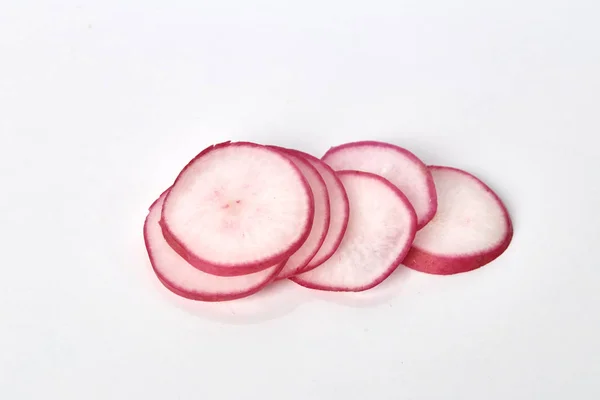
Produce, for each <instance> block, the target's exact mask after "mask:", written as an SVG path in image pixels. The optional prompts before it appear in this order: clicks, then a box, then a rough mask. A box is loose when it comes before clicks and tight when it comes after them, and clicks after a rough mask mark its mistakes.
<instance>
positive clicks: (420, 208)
mask: <svg viewBox="0 0 600 400" xmlns="http://www.w3.org/2000/svg"><path fill="white" fill-rule="evenodd" d="M321 159H322V160H323V161H324V162H326V163H327V164H329V165H330V166H331V168H333V169H334V170H336V171H339V170H357V171H364V172H371V173H373V174H377V175H380V176H382V177H384V178H385V179H387V180H389V181H390V182H391V183H392V184H394V185H396V186H397V187H398V189H400V190H401V191H402V193H404V194H405V195H406V197H407V198H408V200H409V201H410V203H411V204H412V206H413V208H414V209H415V212H416V214H417V228H418V229H421V228H422V227H424V226H425V225H426V224H427V223H428V222H429V221H430V220H431V219H432V218H433V216H434V215H435V212H436V210H437V196H436V192H435V186H434V184H433V178H432V177H431V173H430V172H429V170H428V169H427V166H426V165H425V164H424V163H423V162H422V161H421V160H420V159H419V158H418V157H417V156H415V155H414V154H413V153H411V152H410V151H408V150H406V149H404V148H402V147H399V146H396V145H393V144H390V143H384V142H376V141H361V142H352V143H346V144H343V145H340V146H336V147H332V148H331V149H329V151H327V153H325V155H324V156H323V157H322V158H321Z"/></svg>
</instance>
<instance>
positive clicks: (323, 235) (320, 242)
mask: <svg viewBox="0 0 600 400" xmlns="http://www.w3.org/2000/svg"><path fill="white" fill-rule="evenodd" d="M267 147H270V148H272V149H274V150H275V151H279V152H281V153H283V154H284V155H285V154H286V153H289V154H290V155H292V156H296V157H297V158H300V159H301V162H303V163H305V164H304V165H305V166H307V167H308V168H309V169H310V170H312V171H313V172H314V173H315V175H316V176H317V178H318V179H319V181H320V183H321V184H322V185H323V188H325V197H326V198H327V204H328V205H329V207H327V212H326V213H325V214H326V215H325V218H326V220H327V227H326V228H325V229H324V230H323V232H322V233H321V236H320V237H319V240H318V241H317V244H316V246H315V248H314V250H313V251H312V254H311V255H310V256H309V257H307V260H306V262H305V263H304V265H301V266H299V267H297V268H296V270H295V271H290V272H288V273H286V274H285V275H281V276H277V278H276V279H277V280H279V279H286V278H289V277H290V276H294V275H296V274H297V273H299V272H300V271H303V270H304V269H305V268H306V266H307V265H308V264H309V263H310V261H311V260H312V259H313V257H314V256H315V255H316V254H317V253H318V252H319V249H320V248H321V246H322V245H323V242H324V241H325V238H326V237H327V232H328V231H329V222H330V217H331V203H330V202H329V192H328V191H327V185H326V184H325V180H324V179H323V177H322V176H321V174H320V173H319V171H317V169H316V168H315V167H314V166H313V165H312V164H311V163H310V162H308V161H307V160H306V158H305V157H304V155H303V153H302V152H301V151H298V150H294V149H288V148H285V147H279V146H267ZM309 185H310V184H309ZM313 200H314V193H313ZM313 225H314V222H313ZM311 230H312V227H311ZM309 235H310V233H309ZM300 247H302V246H300ZM286 263H287V261H286ZM284 269H285V265H284Z"/></svg>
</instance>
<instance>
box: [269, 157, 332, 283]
mask: <svg viewBox="0 0 600 400" xmlns="http://www.w3.org/2000/svg"><path fill="white" fill-rule="evenodd" d="M269 147H270V148H273V149H275V150H277V151H279V152H281V153H282V154H284V155H285V156H286V157H288V158H289V159H290V160H291V161H292V162H293V163H294V165H296V167H298V169H299V170H300V172H302V174H303V175H304V177H305V178H306V181H307V182H308V184H309V185H310V188H311V191H312V193H313V198H314V203H315V214H314V219H313V224H312V228H311V231H310V234H309V235H308V238H307V239H306V241H305V242H304V244H302V247H300V248H299V249H298V250H297V251H296V252H295V253H294V254H292V255H291V256H290V258H289V259H288V260H287V261H286V263H285V265H284V267H283V269H282V270H281V271H280V272H279V274H278V275H277V278H278V279H284V278H289V277H290V276H293V275H295V274H296V273H297V272H299V271H301V270H302V269H304V268H305V267H306V265H307V264H308V262H309V261H310V260H311V259H312V258H313V257H314V255H315V254H316V253H317V251H318V250H319V248H320V247H321V245H322V244H323V241H324V240H325V237H326V235H327V230H328V229H329V194H328V192H327V187H326V186H325V181H324V180H323V178H322V177H321V175H320V174H319V172H318V171H317V169H316V168H315V167H313V166H312V164H311V163H309V162H308V161H307V160H306V159H305V158H304V157H302V156H301V155H298V154H297V153H296V151H295V150H291V149H285V148H282V147H276V146H269Z"/></svg>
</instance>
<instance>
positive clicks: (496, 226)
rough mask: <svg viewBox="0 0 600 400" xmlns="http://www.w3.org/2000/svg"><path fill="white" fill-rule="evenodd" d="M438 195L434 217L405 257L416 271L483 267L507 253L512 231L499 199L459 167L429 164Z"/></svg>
mask: <svg viewBox="0 0 600 400" xmlns="http://www.w3.org/2000/svg"><path fill="white" fill-rule="evenodd" d="M429 169H430V170H431V173H432V175H433V179H434V181H435V187H436V189H437V194H438V202H439V206H438V210H437V214H436V216H435V217H434V218H433V220H431V222H430V223H429V224H427V226H425V228H423V229H422V230H420V231H419V233H418V234H417V236H416V237H415V241H414V243H413V247H412V249H411V250H410V252H409V254H408V255H407V256H406V259H405V260H404V264H405V265H406V266H407V267H410V268H412V269H415V270H418V271H422V272H427V273H430V274H440V275H449V274H456V273H460V272H466V271H470V270H473V269H476V268H479V267H481V266H483V265H485V264H487V263H489V262H491V261H492V260H494V259H495V258H497V257H498V256H500V254H502V253H503V252H504V250H506V248H507V247H508V245H509V244H510V241H511V239H512V235H513V228H512V222H511V220H510V216H509V215H508V212H507V210H506V207H505V206H504V204H502V201H501V200H500V198H499V197H498V196H497V195H496V194H495V193H494V192H493V191H492V190H491V189H490V188H489V187H488V186H486V184H485V183H483V182H482V181H480V180H479V179H477V178H476V177H474V176H473V175H471V174H469V173H468V172H465V171H461V170H459V169H456V168H450V167H437V166H434V167H429Z"/></svg>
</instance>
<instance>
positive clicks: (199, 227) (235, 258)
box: [160, 142, 314, 276]
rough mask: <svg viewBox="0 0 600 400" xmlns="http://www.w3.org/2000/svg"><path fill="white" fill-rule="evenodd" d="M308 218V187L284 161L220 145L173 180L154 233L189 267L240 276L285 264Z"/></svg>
mask: <svg viewBox="0 0 600 400" xmlns="http://www.w3.org/2000/svg"><path fill="white" fill-rule="evenodd" d="M313 217H314V201H313V195H312V192H311V189H310V186H309V184H308V182H307V180H306V178H304V176H303V175H302V173H301V172H300V171H299V169H298V168H297V167H296V166H295V165H294V164H293V163H292V162H291V161H290V160H289V159H288V158H287V157H285V156H283V155H281V154H280V153H279V152H277V151H275V150H273V149H269V148H268V147H266V146H262V145H259V144H255V143H248V142H225V143H220V144H217V145H214V146H211V147H208V148H207V149H205V150H203V151H202V152H201V153H200V154H198V155H197V156H196V157H195V158H194V159H192V160H191V161H190V162H189V163H188V165H186V167H185V168H184V169H183V170H182V171H181V172H180V174H179V176H178V177H177V179H176V180H175V183H174V184H173V186H172V187H171V189H170V190H169V192H168V194H167V196H166V198H165V201H164V204H163V207H162V218H161V222H160V225H161V227H162V230H163V234H164V237H165V239H166V240H167V242H168V243H169V244H170V245H171V247H172V248H173V249H174V250H175V251H177V252H178V253H179V254H180V255H181V257H183V258H184V259H185V260H186V261H188V262H189V263H190V264H191V265H193V266H194V267H196V268H198V269H200V270H201V271H204V272H207V273H209V274H213V275H220V276H239V275H245V274H250V273H254V272H258V271H261V270H263V269H266V268H269V267H271V266H273V265H275V264H278V263H280V262H281V261H284V260H287V259H288V258H289V257H290V256H291V255H292V254H294V253H295V252H296V251H297V250H298V249H299V248H300V246H302V244H303V243H304V242H305V240H306V239H307V237H308V235H309V233H310V230H311V227H312V221H313Z"/></svg>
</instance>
